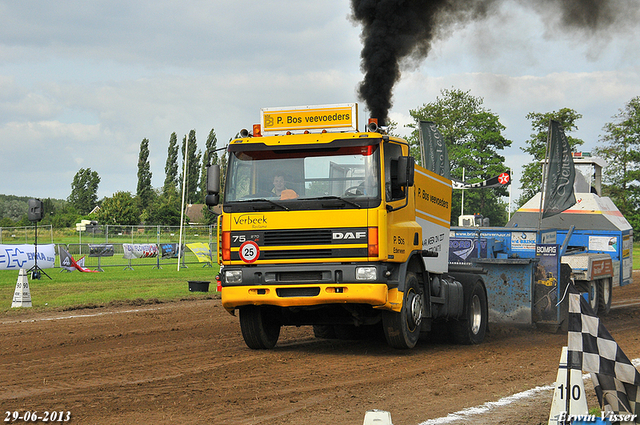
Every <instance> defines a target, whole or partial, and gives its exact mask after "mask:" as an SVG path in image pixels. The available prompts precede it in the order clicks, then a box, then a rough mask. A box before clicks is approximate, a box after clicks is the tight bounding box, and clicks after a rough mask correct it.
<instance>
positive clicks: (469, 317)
mask: <svg viewBox="0 0 640 425" xmlns="http://www.w3.org/2000/svg"><path fill="white" fill-rule="evenodd" d="M462 286H463V291H464V316H463V317H462V319H460V320H454V321H451V322H449V323H450V328H449V329H450V331H451V335H452V337H453V340H454V341H455V342H456V343H458V344H466V345H471V344H480V343H481V342H482V341H483V340H484V336H485V333H486V332H487V322H488V320H489V311H488V307H487V295H486V294H485V292H484V286H483V285H482V283H481V282H480V281H478V280H476V281H471V282H463V283H462Z"/></svg>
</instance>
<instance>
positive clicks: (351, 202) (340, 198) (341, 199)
mask: <svg viewBox="0 0 640 425" xmlns="http://www.w3.org/2000/svg"><path fill="white" fill-rule="evenodd" d="M304 199H305V200H309V199H312V200H319V201H324V200H329V199H335V200H338V201H342V202H346V203H347V204H351V205H353V206H354V207H356V208H362V206H361V205H360V204H356V203H355V202H353V201H350V200H348V199H345V198H342V197H340V196H336V195H327V196H318V197H316V198H304Z"/></svg>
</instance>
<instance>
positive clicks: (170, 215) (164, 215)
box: [146, 196, 180, 226]
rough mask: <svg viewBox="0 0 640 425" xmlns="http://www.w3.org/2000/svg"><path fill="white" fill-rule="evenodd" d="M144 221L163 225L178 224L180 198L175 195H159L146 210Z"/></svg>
mask: <svg viewBox="0 0 640 425" xmlns="http://www.w3.org/2000/svg"><path fill="white" fill-rule="evenodd" d="M146 222H148V223H151V224H161V225H165V226H179V225H180V199H179V198H178V197H177V196H162V197H159V198H158V199H157V200H156V202H155V203H154V205H153V208H151V209H149V210H148V216H147V217H146Z"/></svg>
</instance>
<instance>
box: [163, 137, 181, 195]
mask: <svg viewBox="0 0 640 425" xmlns="http://www.w3.org/2000/svg"><path fill="white" fill-rule="evenodd" d="M164 173H165V178H164V185H163V186H162V192H163V193H165V194H167V193H169V192H171V191H173V192H177V188H178V136H176V133H175V132H174V133H171V137H170V138H169V148H168V149H167V162H166V163H165V166H164Z"/></svg>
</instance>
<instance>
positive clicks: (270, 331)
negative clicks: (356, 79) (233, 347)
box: [240, 305, 281, 350]
mask: <svg viewBox="0 0 640 425" xmlns="http://www.w3.org/2000/svg"><path fill="white" fill-rule="evenodd" d="M280 326H281V325H280V317H279V314H278V310H277V307H269V306H257V305H249V306H244V307H240V329H241V330H242V337H243V338H244V342H245V343H246V344H247V347H249V348H252V349H254V350H264V349H270V348H273V347H275V345H276V343H277V342H278V338H279V337H280Z"/></svg>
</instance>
